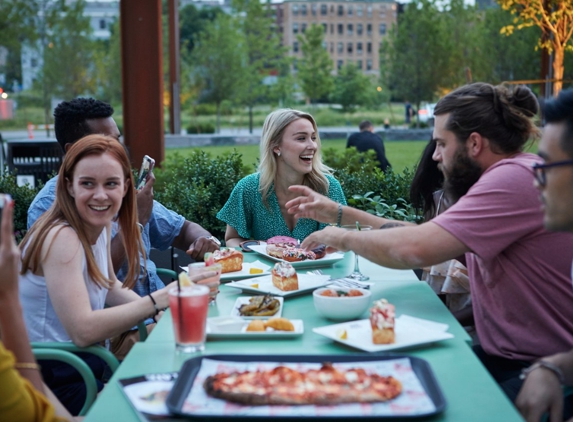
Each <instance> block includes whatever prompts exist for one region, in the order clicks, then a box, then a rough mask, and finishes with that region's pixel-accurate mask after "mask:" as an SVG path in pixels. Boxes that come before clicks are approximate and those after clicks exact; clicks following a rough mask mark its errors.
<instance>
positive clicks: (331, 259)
mask: <svg viewBox="0 0 573 422" xmlns="http://www.w3.org/2000/svg"><path fill="white" fill-rule="evenodd" d="M249 248H251V249H252V250H253V251H255V252H256V253H258V254H260V255H263V256H266V257H267V258H269V259H272V260H273V261H282V262H286V261H285V260H284V259H279V258H275V257H274V256H270V255H269V254H268V253H267V245H266V244H265V245H253V246H249ZM343 258H344V254H343V253H340V252H336V253H327V254H326V255H325V256H324V258H320V259H314V260H312V259H307V260H305V261H297V262H291V263H290V264H291V265H292V266H293V267H295V268H315V267H328V266H331V265H334V264H335V263H336V262H338V261H340V260H341V259H343Z"/></svg>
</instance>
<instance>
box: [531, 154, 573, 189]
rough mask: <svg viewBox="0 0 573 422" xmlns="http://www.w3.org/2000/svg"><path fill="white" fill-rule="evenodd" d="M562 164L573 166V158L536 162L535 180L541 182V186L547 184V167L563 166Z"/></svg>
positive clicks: (534, 169)
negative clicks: (544, 162) (542, 162)
mask: <svg viewBox="0 0 573 422" xmlns="http://www.w3.org/2000/svg"><path fill="white" fill-rule="evenodd" d="M561 166H573V160H564V161H556V162H554V163H549V164H534V165H533V174H534V175H535V180H537V183H539V186H545V184H546V183H547V176H546V175H545V169H548V168H551V167H561Z"/></svg>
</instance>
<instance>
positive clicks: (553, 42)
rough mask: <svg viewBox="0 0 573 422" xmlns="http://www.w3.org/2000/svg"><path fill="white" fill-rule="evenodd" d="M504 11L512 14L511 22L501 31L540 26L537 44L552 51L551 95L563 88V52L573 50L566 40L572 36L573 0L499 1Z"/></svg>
mask: <svg viewBox="0 0 573 422" xmlns="http://www.w3.org/2000/svg"><path fill="white" fill-rule="evenodd" d="M498 1H499V4H500V5H501V7H502V8H503V9H504V10H508V11H509V12H511V14H512V15H514V16H515V19H514V22H513V24H510V25H506V26H505V27H503V28H502V30H501V33H502V34H506V35H511V34H513V32H514V31H515V29H518V30H519V29H523V28H528V27H531V26H537V27H539V28H541V30H542V32H543V34H545V35H546V36H542V37H540V38H539V40H538V43H537V45H538V47H540V48H542V49H546V50H547V51H548V52H550V53H551V52H553V54H554V57H553V78H554V79H556V81H555V83H554V84H553V95H557V94H558V93H559V91H561V88H562V87H563V73H564V59H565V51H566V50H567V51H573V46H571V45H570V44H569V40H570V39H571V36H572V35H573V0H498Z"/></svg>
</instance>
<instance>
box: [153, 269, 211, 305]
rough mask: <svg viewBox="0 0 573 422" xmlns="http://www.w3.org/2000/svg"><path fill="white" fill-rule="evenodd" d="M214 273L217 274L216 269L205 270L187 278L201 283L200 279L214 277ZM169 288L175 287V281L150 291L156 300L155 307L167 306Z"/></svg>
mask: <svg viewBox="0 0 573 422" xmlns="http://www.w3.org/2000/svg"><path fill="white" fill-rule="evenodd" d="M216 275H217V272H216V271H207V272H205V273H201V274H195V275H192V276H189V280H191V281H192V282H193V283H196V284H202V283H201V280H205V279H206V278H210V277H215V276H216ZM171 288H177V281H172V282H171V283H169V284H168V285H167V286H165V287H164V288H163V289H160V290H157V291H156V292H153V293H152V295H153V299H155V302H157V307H159V308H160V309H164V308H167V307H168V306H169V289H171Z"/></svg>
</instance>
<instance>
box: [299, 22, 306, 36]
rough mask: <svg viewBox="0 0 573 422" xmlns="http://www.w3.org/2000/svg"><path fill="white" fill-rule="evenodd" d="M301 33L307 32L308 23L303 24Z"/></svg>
mask: <svg viewBox="0 0 573 422" xmlns="http://www.w3.org/2000/svg"><path fill="white" fill-rule="evenodd" d="M300 32H302V33H303V34H304V33H305V32H306V23H303V24H302V25H301V27H300Z"/></svg>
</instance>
